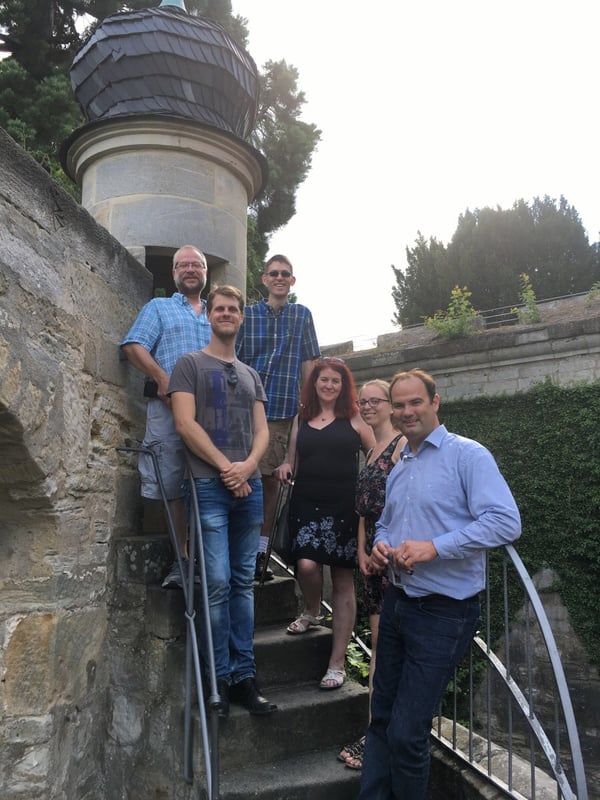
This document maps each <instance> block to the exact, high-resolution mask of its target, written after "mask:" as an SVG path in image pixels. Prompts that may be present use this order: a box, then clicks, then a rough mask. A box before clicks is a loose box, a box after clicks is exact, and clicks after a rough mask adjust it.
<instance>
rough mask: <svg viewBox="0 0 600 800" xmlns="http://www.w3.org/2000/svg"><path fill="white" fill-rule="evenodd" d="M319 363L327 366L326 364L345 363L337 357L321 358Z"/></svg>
mask: <svg viewBox="0 0 600 800" xmlns="http://www.w3.org/2000/svg"><path fill="white" fill-rule="evenodd" d="M319 361H322V362H323V363H324V364H328V363H331V364H345V363H346V362H345V361H344V359H343V358H338V357H337V356H321V358H320V359H319Z"/></svg>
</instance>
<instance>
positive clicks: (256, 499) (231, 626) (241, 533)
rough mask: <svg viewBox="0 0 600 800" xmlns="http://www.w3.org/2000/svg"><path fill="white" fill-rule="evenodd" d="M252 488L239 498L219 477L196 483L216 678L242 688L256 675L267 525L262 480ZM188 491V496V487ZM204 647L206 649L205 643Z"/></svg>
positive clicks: (197, 479) (252, 485)
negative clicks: (258, 575)
mask: <svg viewBox="0 0 600 800" xmlns="http://www.w3.org/2000/svg"><path fill="white" fill-rule="evenodd" d="M186 483H187V482H186ZM248 483H249V484H250V486H251V488H252V493H251V494H249V495H248V497H241V498H235V497H234V496H233V495H232V493H231V492H230V491H229V490H228V489H226V488H225V486H223V483H222V482H221V480H220V479H219V478H196V479H195V480H194V484H195V488H196V495H197V497H198V508H199V511H200V525H201V528H202V541H203V549H204V559H205V565H206V583H207V590H208V606H209V612H210V626H211V633H212V638H213V648H214V653H215V666H216V674H217V678H224V679H226V680H227V681H228V682H230V683H239V681H241V680H244V678H250V677H254V675H255V674H256V666H255V663H254V570H255V567H256V553H257V551H258V540H259V536H260V528H261V525H262V521H263V495H262V485H261V481H260V478H256V479H253V480H250V481H248ZM186 491H187V492H189V485H186ZM203 647H204V648H206V642H205V641H204V638H203Z"/></svg>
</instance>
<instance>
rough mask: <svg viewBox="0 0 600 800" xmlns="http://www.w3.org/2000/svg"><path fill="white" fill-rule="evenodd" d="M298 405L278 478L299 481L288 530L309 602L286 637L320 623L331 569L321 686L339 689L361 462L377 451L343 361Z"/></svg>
mask: <svg viewBox="0 0 600 800" xmlns="http://www.w3.org/2000/svg"><path fill="white" fill-rule="evenodd" d="M300 404H301V405H300V412H299V414H298V415H297V416H296V418H295V419H294V422H293V425H292V432H291V436H290V445H289V450H288V458H287V460H286V462H284V463H283V464H282V465H281V466H280V467H279V469H278V470H277V471H276V474H277V477H278V478H279V479H280V480H282V481H284V482H289V481H290V479H291V476H292V475H293V474H295V480H294V490H293V494H292V500H291V505H290V528H291V530H292V533H293V535H294V549H293V553H294V558H295V561H296V579H297V580H298V583H299V585H300V588H301V590H302V594H303V595H304V611H303V612H302V614H301V615H300V616H299V617H298V619H296V620H294V621H293V622H292V623H291V624H290V625H289V626H288V628H287V632H288V633H290V634H292V635H298V634H304V633H307V632H308V631H309V630H310V629H311V627H313V626H316V625H319V624H320V623H321V620H322V617H321V614H320V610H321V594H322V589H323V573H322V568H323V565H324V564H326V565H328V566H329V568H330V570H331V581H332V601H331V602H332V611H333V623H332V628H333V637H332V646H331V654H330V657H329V664H328V666H327V671H326V672H325V675H324V676H323V678H322V680H321V682H320V684H319V686H320V687H321V689H337V688H339V687H340V686H342V684H343V682H344V679H345V677H346V673H345V670H344V662H345V657H346V649H347V647H348V644H349V642H350V636H351V635H352V628H353V626H354V619H355V616H356V596H355V589H354V568H355V566H356V548H357V530H358V516H357V514H356V512H355V509H354V493H355V486H356V478H357V474H358V456H359V451H360V450H361V449H362V450H363V451H364V452H367V451H368V450H370V449H371V448H372V447H373V446H374V444H375V437H374V436H373V431H372V430H371V428H370V427H369V426H368V425H367V424H366V423H365V422H364V421H363V419H362V418H361V415H360V414H359V411H358V402H357V392H356V386H355V383H354V378H353V377H352V373H351V372H350V370H349V369H348V367H347V366H346V364H345V362H344V361H343V359H341V358H335V357H324V358H320V359H318V360H317V361H316V362H315V366H314V367H313V369H312V371H311V373H310V375H309V376H308V379H307V381H306V382H305V384H304V386H303V388H302V394H301V397H300Z"/></svg>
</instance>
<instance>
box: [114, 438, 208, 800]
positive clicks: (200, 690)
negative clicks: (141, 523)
mask: <svg viewBox="0 0 600 800" xmlns="http://www.w3.org/2000/svg"><path fill="white" fill-rule="evenodd" d="M117 450H119V451H120V452H130V453H138V454H139V453H145V454H146V455H148V456H150V458H151V459H152V463H153V465H154V471H155V473H156V480H157V482H158V486H159V489H160V494H161V498H162V501H163V506H164V509H165V517H166V521H167V528H168V531H169V538H170V540H171V545H172V546H173V551H174V553H175V559H176V561H177V564H178V565H179V570H180V573H181V578H182V588H183V596H184V602H185V618H186V630H187V636H186V657H185V668H186V669H185V707H184V731H183V734H184V735H183V777H184V780H185V781H186V782H187V783H190V784H192V783H193V782H194V772H193V735H192V734H193V719H192V714H193V707H194V683H195V688H196V700H197V703H198V710H199V717H200V730H201V734H202V753H203V757H204V765H205V770H206V790H207V795H208V800H217V798H218V797H219V717H218V713H217V709H218V705H219V694H218V691H217V679H216V672H215V660H214V650H213V642H212V634H211V627H210V615H209V610H208V593H207V588H206V587H207V583H206V569H205V564H204V550H203V547H202V528H201V525H200V514H199V509H198V498H197V497H196V493H195V492H194V491H193V490H192V491H191V492H190V496H191V504H190V505H191V508H190V515H189V516H190V519H189V532H190V535H189V544H188V551H189V552H188V568H187V572H186V569H185V565H184V562H183V559H182V555H181V550H180V547H179V541H178V539H177V535H176V532H175V525H174V523H173V516H172V514H171V509H170V507H169V501H168V500H167V495H166V492H165V487H164V483H163V479H162V475H161V472H160V467H159V464H158V460H157V457H156V453H154V451H153V450H151V449H150V448H145V447H117ZM186 456H187V453H186ZM188 469H189V457H188ZM192 488H193V487H192ZM196 574H198V575H199V578H200V580H199V583H198V584H196V582H195V581H196ZM198 610H199V611H200V617H201V622H200V624H201V625H203V626H204V630H203V633H204V641H205V644H206V646H205V647H204V648H203V661H204V666H205V669H206V671H207V672H208V678H209V693H208V709H209V712H210V713H209V714H207V709H206V703H205V699H204V695H205V691H204V686H205V679H204V674H203V670H202V665H201V663H200V651H199V649H198V636H197V631H196V622H197V611H198Z"/></svg>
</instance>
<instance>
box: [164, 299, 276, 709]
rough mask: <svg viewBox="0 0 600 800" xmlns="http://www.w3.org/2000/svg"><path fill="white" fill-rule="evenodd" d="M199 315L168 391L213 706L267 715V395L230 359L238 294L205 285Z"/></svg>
mask: <svg viewBox="0 0 600 800" xmlns="http://www.w3.org/2000/svg"><path fill="white" fill-rule="evenodd" d="M206 314H207V317H208V321H209V323H210V326H211V338H210V342H209V343H208V345H207V346H206V347H205V348H204V349H203V350H197V351H195V352H193V353H187V354H186V355H184V356H182V357H181V358H180V359H179V360H178V361H177V363H176V364H175V368H174V369H173V372H172V374H171V379H170V381H169V388H168V393H169V395H170V397H171V403H172V408H173V417H174V419H175V428H176V430H177V433H178V434H179V435H180V436H181V438H182V439H183V441H184V443H185V446H186V448H187V450H188V452H189V453H190V455H191V461H192V466H191V472H192V479H193V486H191V487H189V486H188V491H191V490H192V489H193V490H195V492H196V496H197V498H198V507H199V512H200V528H201V532H202V547H203V553H204V561H205V565H206V582H207V590H208V605H209V613H210V626H211V633H212V640H213V650H214V657H215V668H216V676H217V686H218V692H219V705H218V713H219V716H222V717H225V716H227V714H228V713H229V700H230V699H231V700H232V701H233V702H237V703H239V704H240V705H243V706H244V707H245V708H247V709H248V710H249V711H250V713H251V714H270V713H271V712H273V711H275V710H276V708H277V706H275V705H274V704H273V703H270V702H269V701H268V700H267V699H266V698H265V697H263V695H262V694H261V693H260V691H259V689H258V687H257V685H256V665H255V661H254V587H253V581H254V570H255V565H256V553H257V550H258V540H259V535H260V528H261V525H262V520H263V497H262V486H261V480H260V471H259V469H258V464H259V461H260V459H261V458H262V455H263V453H264V452H265V450H266V448H267V444H268V442H269V429H268V427H267V419H266V416H265V401H266V395H265V391H264V389H263V386H262V383H261V381H260V378H259V376H258V373H257V372H256V371H255V370H253V369H252V368H251V367H248V366H246V365H245V364H243V363H242V362H241V361H239V360H238V359H237V358H236V357H235V340H236V336H237V333H238V331H239V329H240V325H241V324H242V320H243V318H244V300H243V297H242V295H241V293H240V291H239V290H238V289H236V288H235V287H233V286H220V287H217V288H216V289H213V290H212V291H211V293H210V294H209V296H208V298H207V301H206ZM203 646H204V647H206V641H205V640H204V643H203Z"/></svg>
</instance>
